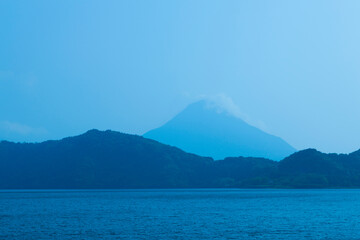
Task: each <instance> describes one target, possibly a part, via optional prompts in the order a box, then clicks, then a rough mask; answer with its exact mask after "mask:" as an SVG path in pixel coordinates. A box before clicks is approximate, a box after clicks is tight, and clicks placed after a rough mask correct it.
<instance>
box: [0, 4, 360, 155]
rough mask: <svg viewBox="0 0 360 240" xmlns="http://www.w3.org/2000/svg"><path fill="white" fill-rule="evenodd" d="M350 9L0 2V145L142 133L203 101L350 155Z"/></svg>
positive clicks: (355, 24) (353, 104) (355, 140)
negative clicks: (226, 105)
mask: <svg viewBox="0 0 360 240" xmlns="http://www.w3.org/2000/svg"><path fill="white" fill-rule="evenodd" d="M359 13H360V1H356V0H354V1H340V0H339V1H331V0H324V1H321V0H316V1H314V0H298V1H288V0H283V1H277V0H273V1H268V0H263V1H259V0H247V1H238V0H236V1H223V0H221V1H220V0H218V1H210V0H204V1H198V0H197V1H194V0H191V1H190V0H189V1H185V0H181V1H180V0H179V1H169V0H163V1H148V0H143V1H140V0H128V1H126V0H122V1H117V0H116V1H115V0H114V1H90V0H86V1H73V0H67V1H51V0H44V1H36V0H34V1H28V0H24V1H17V0H2V1H0V139H7V140H14V141H41V140H45V139H57V138H61V137H65V136H68V135H75V134H79V133H82V132H84V131H86V130H88V129H90V128H98V129H113V130H118V131H123V132H128V133H136V134H142V133H144V132H146V131H147V130H150V129H152V128H154V127H158V126H159V125H161V124H163V123H164V122H166V121H167V120H169V119H170V118H171V117H172V116H174V115H175V114H176V113H177V112H179V111H181V110H182V109H183V108H184V107H185V106H186V105H187V104H189V103H191V102H193V101H195V100H197V99H199V98H201V97H202V96H207V97H214V96H215V97H216V96H222V97H223V98H226V99H232V101H233V102H234V103H235V104H236V105H237V106H238V109H239V111H241V114H242V115H243V116H246V120H247V121H248V122H249V123H251V124H253V125H255V126H258V127H260V128H262V129H264V130H266V131H267V132H269V133H272V134H275V135H277V136H280V137H282V138H284V139H285V140H286V141H288V142H289V143H290V144H292V145H293V146H294V147H295V148H297V149H302V148H307V147H315V148H317V149H319V150H322V151H325V152H350V151H354V150H356V149H359V148H360V124H359V123H360V111H359V110H358V108H359V107H358V106H359V104H360V94H359V92H360V31H359V26H360V14H359Z"/></svg>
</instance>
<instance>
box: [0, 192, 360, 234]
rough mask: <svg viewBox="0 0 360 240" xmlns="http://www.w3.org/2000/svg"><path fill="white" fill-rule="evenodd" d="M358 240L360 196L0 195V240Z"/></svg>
mask: <svg viewBox="0 0 360 240" xmlns="http://www.w3.org/2000/svg"><path fill="white" fill-rule="evenodd" d="M99 238H103V239H304V238H308V239H360V190H272V189H269V190H264V189H258V190H247V189H246V190H243V189H225V190H224V189H221V190H219V189H192V190H188V189H186V190H113V191H102V190H101V191H96V190H91V191H82V190H76V191H62V190H61V191H59V190H53V191H51V190H46V191H41V190H39V191H20V190H16V191H7V190H6V191H5V190H3V191H0V239H99Z"/></svg>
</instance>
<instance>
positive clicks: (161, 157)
mask: <svg viewBox="0 0 360 240" xmlns="http://www.w3.org/2000/svg"><path fill="white" fill-rule="evenodd" d="M211 163H212V159H210V158H203V157H199V156H196V155H193V154H189V153H185V152H183V151H182V150H180V149H178V148H175V147H170V146H166V145H163V144H160V143H158V142H156V141H153V140H150V139H145V138H143V137H140V136H136V135H129V134H123V133H118V132H113V131H105V132H102V131H98V130H90V131H88V132H86V133H85V134H83V135H80V136H76V137H69V138H65V139H62V140H59V141H46V142H43V143H37V144H34V143H11V142H1V143H0V188H70V189H73V188H174V187H191V186H198V187H201V186H203V184H205V183H204V177H203V176H202V172H204V171H206V169H207V168H208V166H210V165H211Z"/></svg>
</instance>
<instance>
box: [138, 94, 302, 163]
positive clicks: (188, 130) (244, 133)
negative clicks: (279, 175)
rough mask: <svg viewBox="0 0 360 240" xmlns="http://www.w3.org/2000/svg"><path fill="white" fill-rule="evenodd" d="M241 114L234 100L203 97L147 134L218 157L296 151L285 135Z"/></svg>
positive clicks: (275, 156) (272, 156) (278, 157)
mask: <svg viewBox="0 0 360 240" xmlns="http://www.w3.org/2000/svg"><path fill="white" fill-rule="evenodd" d="M239 115H240V111H239V110H238V108H237V107H236V105H234V104H233V103H232V102H231V101H213V100H201V101H198V102H195V103H192V104H190V105H189V106H188V107H186V108H185V109H184V110H183V111H182V112H180V113H179V114H178V115H176V116H175V117H174V118H173V119H171V120H170V121H169V122H167V123H166V124H165V125H163V126H161V127H160V128H158V129H154V130H151V131H149V132H147V133H146V134H145V135H144V137H147V138H151V139H154V140H157V141H159V142H162V143H165V144H169V145H172V146H176V147H178V148H181V149H183V150H185V151H187V152H191V153H195V154H198V155H202V156H209V157H213V158H214V159H223V158H225V157H230V156H232V157H237V156H245V157H265V158H270V159H274V160H281V159H282V158H284V157H286V156H288V155H289V154H291V153H293V152H295V149H294V148H293V147H291V146H290V145H289V144H287V143H286V142H285V141H284V140H282V139H281V138H279V137H276V136H273V135H270V134H268V133H265V132H263V131H262V130H260V129H258V128H256V127H254V126H251V125H249V124H248V123H246V122H245V121H244V120H242V119H241V118H239Z"/></svg>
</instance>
